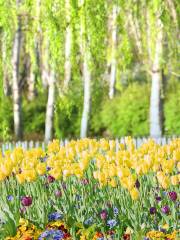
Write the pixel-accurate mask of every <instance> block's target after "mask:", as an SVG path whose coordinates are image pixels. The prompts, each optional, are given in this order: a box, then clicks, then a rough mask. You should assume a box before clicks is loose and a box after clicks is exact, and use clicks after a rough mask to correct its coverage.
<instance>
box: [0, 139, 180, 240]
mask: <svg viewBox="0 0 180 240" xmlns="http://www.w3.org/2000/svg"><path fill="white" fill-rule="evenodd" d="M179 173H180V139H174V140H173V141H172V142H170V143H169V144H167V145H164V146H160V145H158V144H156V143H155V141H153V140H151V139H150V140H149V141H148V142H146V143H144V144H142V146H141V147H139V148H136V147H135V145H134V142H133V140H132V139H131V138H129V137H128V138H126V140H125V143H124V144H122V143H120V144H117V143H116V142H115V141H114V140H110V141H108V140H106V139H100V140H95V139H81V140H77V141H70V142H68V143H67V144H66V145H65V146H60V143H59V141H58V140H54V141H53V142H51V143H50V144H49V145H48V148H47V150H46V151H43V150H42V149H39V148H38V149H29V150H23V149H22V148H16V149H14V150H13V151H6V152H5V153H4V154H0V191H1V192H2V196H0V238H1V232H3V236H5V237H6V236H8V234H7V233H9V232H10V233H11V234H12V235H13V234H15V230H12V229H11V226H10V224H9V223H12V225H13V228H14V229H16V228H17V234H16V236H15V237H12V238H6V240H16V239H19V240H35V239H39V240H43V239H44V240H45V239H56V240H58V239H68V240H69V239H74V238H77V239H78V240H79V239H81V240H87V239H93V240H95V239H97V240H104V239H115V240H117V238H118V237H119V236H118V237H117V236H116V235H117V234H119V233H120V234H121V237H123V239H127V240H128V239H130V237H131V235H132V236H135V235H136V234H137V231H139V232H140V233H139V234H141V235H140V236H141V237H139V238H141V239H143V237H144V236H146V239H156V238H158V237H159V239H160V237H161V238H164V239H166V240H168V239H170V240H172V239H175V238H173V237H174V236H176V235H177V232H176V230H177V229H178V218H179V204H180V202H179V183H180V174H179ZM20 217H22V218H25V219H29V220H30V221H31V220H32V222H33V223H34V224H35V225H36V226H37V227H35V226H34V225H33V224H30V223H29V222H27V221H25V220H23V221H24V222H21V221H20V225H19V226H17V225H18V221H19V218H20ZM1 218H2V219H1ZM61 221H63V222H61ZM1 222H2V224H1ZM47 222H49V223H48V225H47V226H46V224H47ZM64 222H66V223H67V224H68V227H69V228H70V229H71V235H72V236H70V234H69V231H68V229H69V228H68V227H67V226H66V225H65V224H64ZM167 223H168V224H170V230H169V231H170V232H163V231H157V230H158V229H159V226H160V225H162V224H167ZM127 227H130V229H131V231H130V232H126V228H127ZM6 228H7V229H6ZM39 229H42V230H39ZM102 229H103V230H102ZM147 229H154V230H153V231H151V232H149V233H147ZM101 231H102V232H103V233H102V232H101ZM171 232H172V233H171ZM77 233H78V234H77ZM146 233H147V234H146ZM133 234H134V235H133ZM163 234H164V235H163Z"/></svg>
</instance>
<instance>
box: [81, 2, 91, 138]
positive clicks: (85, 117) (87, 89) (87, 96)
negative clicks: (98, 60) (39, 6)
mask: <svg viewBox="0 0 180 240" xmlns="http://www.w3.org/2000/svg"><path fill="white" fill-rule="evenodd" d="M79 4H80V8H81V17H80V50H81V56H82V59H83V69H82V71H83V74H82V75H83V84H84V103H83V113H82V118H81V132H80V137H81V138H84V137H87V132H88V122H89V113H90V105H91V72H90V68H89V63H90V52H89V48H88V46H87V40H86V36H85V32H86V23H85V21H86V20H85V11H84V0H79Z"/></svg>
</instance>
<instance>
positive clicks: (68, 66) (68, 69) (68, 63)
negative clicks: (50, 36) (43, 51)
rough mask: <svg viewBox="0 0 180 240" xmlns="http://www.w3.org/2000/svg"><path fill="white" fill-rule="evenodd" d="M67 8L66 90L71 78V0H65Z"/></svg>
mask: <svg viewBox="0 0 180 240" xmlns="http://www.w3.org/2000/svg"><path fill="white" fill-rule="evenodd" d="M65 8H66V24H67V27H66V36H65V64H64V90H65V91H67V88H68V85H69V82H70V80H71V41H72V39H71V38H72V31H71V23H70V21H71V5H70V0H65Z"/></svg>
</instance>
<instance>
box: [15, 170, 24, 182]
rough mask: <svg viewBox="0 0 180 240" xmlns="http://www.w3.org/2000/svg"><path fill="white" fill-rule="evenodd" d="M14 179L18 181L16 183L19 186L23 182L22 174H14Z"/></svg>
mask: <svg viewBox="0 0 180 240" xmlns="http://www.w3.org/2000/svg"><path fill="white" fill-rule="evenodd" d="M16 178H17V180H18V182H19V183H20V184H22V183H24V182H25V177H24V175H23V174H22V173H20V174H16Z"/></svg>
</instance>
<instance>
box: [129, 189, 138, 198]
mask: <svg viewBox="0 0 180 240" xmlns="http://www.w3.org/2000/svg"><path fill="white" fill-rule="evenodd" d="M130 195H131V198H132V199H133V200H137V199H138V198H139V191H138V190H137V189H136V188H133V189H131V191H130Z"/></svg>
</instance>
